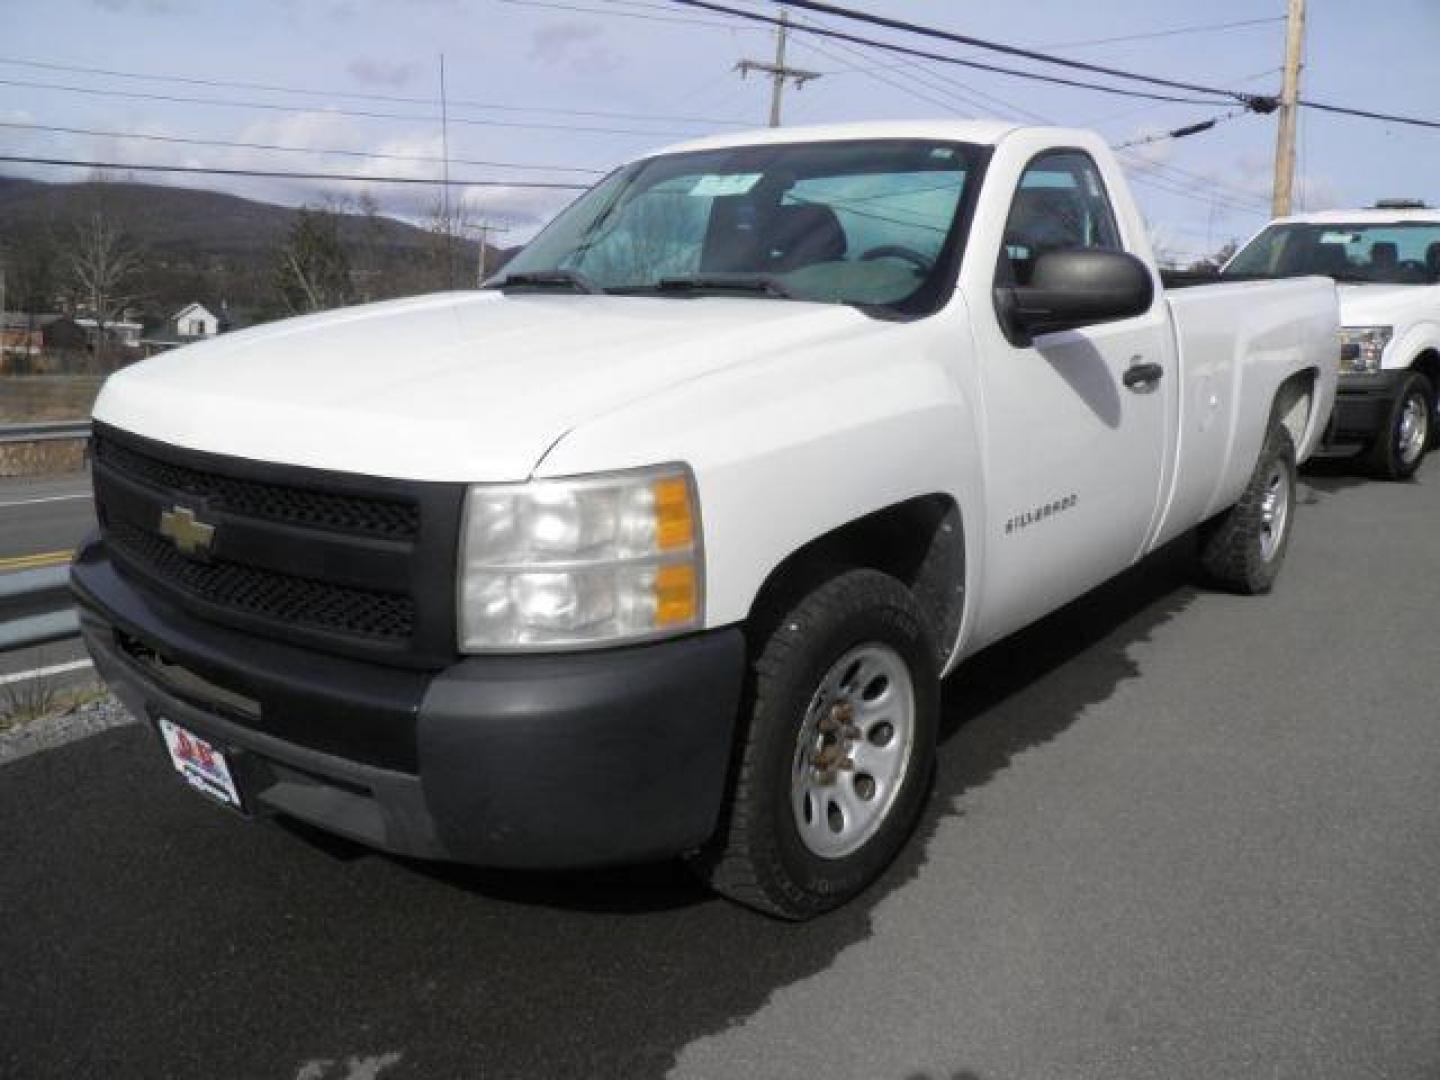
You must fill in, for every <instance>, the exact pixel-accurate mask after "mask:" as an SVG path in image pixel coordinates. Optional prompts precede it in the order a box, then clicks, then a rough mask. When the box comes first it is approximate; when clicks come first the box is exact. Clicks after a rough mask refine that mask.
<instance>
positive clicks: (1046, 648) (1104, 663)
mask: <svg viewBox="0 0 1440 1080" xmlns="http://www.w3.org/2000/svg"><path fill="white" fill-rule="evenodd" d="M1195 591H1196V590H1195V541H1194V538H1193V535H1192V534H1189V533H1187V534H1186V535H1184V536H1182V537H1180V538H1179V539H1177V540H1175V541H1172V542H1171V543H1170V544H1168V545H1166V546H1165V547H1164V548H1162V549H1161V550H1160V551H1157V552H1155V553H1153V554H1152V555H1150V556H1149V557H1147V558H1146V559H1144V560H1143V561H1142V562H1141V563H1139V564H1138V565H1137V566H1135V567H1133V568H1132V569H1130V570H1129V571H1127V572H1125V573H1124V574H1122V575H1120V576H1119V577H1117V578H1116V579H1115V580H1113V581H1111V582H1109V583H1107V584H1106V585H1104V586H1103V587H1101V588H1099V589H1097V590H1095V591H1093V592H1091V593H1088V594H1086V595H1085V596H1082V597H1080V598H1079V599H1078V600H1075V601H1073V602H1071V603H1070V604H1068V605H1067V606H1065V607H1063V608H1061V609H1060V610H1059V611H1056V612H1053V613H1052V614H1050V615H1048V616H1047V617H1045V618H1044V619H1042V620H1040V621H1039V622H1037V623H1035V624H1033V625H1032V626H1030V627H1028V628H1026V629H1025V630H1022V631H1020V632H1019V633H1017V634H1015V635H1013V636H1011V637H1009V638H1007V639H1005V640H1004V641H1001V642H999V643H997V644H995V645H992V646H990V647H989V648H988V649H985V650H984V651H982V652H980V653H978V654H977V655H975V656H973V657H971V658H969V659H968V660H966V661H965V662H964V663H963V664H961V665H960V667H959V668H958V669H957V670H956V671H955V672H954V673H953V674H952V675H951V676H950V677H949V678H948V679H947V680H946V681H945V684H944V687H943V699H942V710H943V711H942V716H941V732H940V750H939V762H938V766H939V767H938V769H937V779H936V782H935V790H934V797H933V798H932V800H931V811H930V812H929V813H928V814H927V816H926V819H925V821H924V822H922V826H921V830H920V832H921V833H922V836H918V837H917V838H916V841H913V842H912V843H911V845H910V848H909V856H902V858H901V860H900V863H901V865H902V866H904V865H906V864H909V865H910V872H909V873H905V874H904V875H903V877H905V878H908V877H909V876H910V873H913V872H914V870H915V869H916V868H917V867H918V865H919V862H916V860H915V858H914V857H915V856H918V857H919V859H920V861H922V862H923V854H924V852H923V849H924V846H925V844H924V840H925V839H928V836H929V834H930V833H931V832H933V829H934V828H935V827H937V826H938V824H939V822H940V821H941V820H942V819H943V818H944V817H945V816H948V811H947V810H946V809H945V807H946V806H947V805H948V803H950V802H951V801H953V800H954V799H956V798H958V797H959V796H961V795H963V794H965V792H967V791H969V790H970V789H972V788H975V787H979V786H981V785H983V784H985V783H986V782H987V781H988V780H989V779H990V778H991V777H992V776H994V775H995V774H996V773H997V772H999V771H1000V770H1001V769H1003V768H1005V766H1006V765H1007V764H1008V763H1009V761H1010V759H1011V758H1012V757H1014V756H1015V755H1016V754H1018V753H1021V752H1023V751H1025V750H1027V749H1030V748H1032V747H1036V746H1039V745H1042V744H1044V743H1046V742H1049V741H1050V740H1051V739H1053V738H1055V736H1057V735H1059V734H1060V733H1061V732H1062V731H1064V730H1065V729H1066V728H1067V727H1069V726H1070V724H1071V723H1072V722H1073V721H1074V720H1075V719H1076V718H1077V717H1078V716H1079V715H1080V714H1081V713H1082V712H1083V711H1084V710H1085V709H1086V708H1087V707H1089V706H1091V705H1094V704H1097V703H1099V702H1102V701H1104V700H1105V699H1106V698H1108V697H1109V696H1110V695H1111V693H1113V692H1114V690H1115V687H1116V686H1117V685H1118V684H1119V683H1120V682H1122V681H1123V680H1125V679H1129V678H1134V677H1136V676H1138V675H1139V668H1138V666H1137V665H1136V664H1135V663H1134V662H1133V661H1132V660H1130V659H1129V657H1128V655H1127V651H1128V649H1129V647H1130V646H1131V645H1133V644H1135V643H1137V642H1140V641H1144V640H1146V639H1147V638H1148V637H1149V636H1150V633H1151V631H1152V630H1153V629H1154V628H1155V627H1156V626H1158V625H1160V624H1162V623H1165V622H1167V621H1169V620H1170V619H1171V618H1173V617H1174V616H1175V615H1176V614H1177V613H1179V612H1180V611H1181V610H1182V609H1183V608H1184V607H1185V606H1186V605H1187V604H1188V603H1189V602H1190V601H1191V599H1192V598H1193V597H1194V595H1195ZM286 827H287V828H289V829H291V830H292V831H295V832H297V833H299V834H301V835H303V836H305V837H306V839H308V840H309V841H310V842H311V843H316V844H320V845H322V846H324V847H326V848H327V849H329V850H331V851H332V852H334V853H335V854H337V855H339V856H340V857H342V858H344V857H354V856H362V855H368V854H370V853H369V852H368V850H367V849H364V848H360V847H358V846H356V845H352V844H350V843H349V842H348V841H344V840H340V839H337V838H334V837H331V836H329V835H328V834H325V833H320V832H318V831H316V830H312V829H308V828H306V827H304V826H302V825H290V824H287V825H286ZM397 861H403V862H405V864H406V865H408V866H410V867H411V868H412V869H414V870H415V871H416V872H417V873H420V874H424V875H427V876H429V877H432V878H435V879H436V880H439V881H443V882H446V883H448V884H450V885H454V886H456V887H459V888H463V889H467V890H471V891H474V892H478V893H482V894H484V895H486V896H489V897H492V898H495V899H504V900H507V901H511V902H516V903H523V904H540V905H544V906H549V907H557V908H564V909H569V910H576V911H589V912H615V913H623V912H628V913H642V912H652V911H661V910H667V909H671V908H677V907H688V906H691V905H696V904H704V903H708V902H713V898H712V897H711V896H710V894H709V893H708V892H707V891H706V890H705V889H704V888H702V887H701V886H700V885H699V884H697V883H696V881H695V879H694V878H693V877H692V875H691V874H690V873H689V872H688V871H687V870H686V869H685V868H684V867H683V866H681V865H680V864H679V863H678V862H673V861H672V862H665V863H659V864H654V865H648V866H640V867H617V868H613V869H602V870H591V871H582V872H576V871H568V872H563V873H539V872H533V871H531V872H516V871H491V870H484V869H481V868H476V867H467V866H455V865H445V864H437V863H423V862H412V861H409V860H397ZM899 883H900V879H899V878H897V876H896V875H895V874H894V873H892V874H891V875H889V876H888V877H887V879H886V880H884V881H882V882H881V883H880V884H879V885H878V886H877V887H876V888H875V889H872V890H871V893H872V894H874V895H871V896H869V897H868V902H869V903H873V902H874V901H875V900H876V899H877V898H878V896H880V895H883V894H884V893H885V892H888V891H889V890H890V889H892V888H894V887H896V886H897V885H898V884H899ZM866 902H867V901H866V899H865V898H862V905H861V906H864V905H865V904H866ZM842 917H843V913H842V914H836V915H831V916H828V917H827V919H826V920H825V921H827V922H829V921H831V920H834V919H837V918H842Z"/></svg>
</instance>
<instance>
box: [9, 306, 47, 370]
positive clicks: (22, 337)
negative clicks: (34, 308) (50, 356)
mask: <svg viewBox="0 0 1440 1080" xmlns="http://www.w3.org/2000/svg"><path fill="white" fill-rule="evenodd" d="M54 318H55V316H54V315H32V314H30V313H29V312H26V311H0V371H14V370H20V369H23V368H27V367H28V365H29V364H30V362H31V361H32V360H33V359H34V358H36V357H38V356H39V355H40V353H41V351H42V350H43V349H44V348H45V334H44V328H45V323H46V321H49V320H53V319H54Z"/></svg>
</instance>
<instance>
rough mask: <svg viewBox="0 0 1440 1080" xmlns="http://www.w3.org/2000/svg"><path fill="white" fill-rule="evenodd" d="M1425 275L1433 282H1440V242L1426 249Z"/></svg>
mask: <svg viewBox="0 0 1440 1080" xmlns="http://www.w3.org/2000/svg"><path fill="white" fill-rule="evenodd" d="M1425 274H1426V276H1427V277H1428V278H1429V279H1430V280H1431V281H1432V282H1437V281H1440V240H1437V241H1436V242H1435V243H1433V244H1431V245H1430V246H1429V247H1427V248H1426V249H1425Z"/></svg>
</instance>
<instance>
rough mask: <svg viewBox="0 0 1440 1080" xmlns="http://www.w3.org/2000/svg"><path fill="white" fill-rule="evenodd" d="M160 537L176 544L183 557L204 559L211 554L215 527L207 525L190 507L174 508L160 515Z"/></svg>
mask: <svg viewBox="0 0 1440 1080" xmlns="http://www.w3.org/2000/svg"><path fill="white" fill-rule="evenodd" d="M160 535H161V536H163V537H165V538H166V539H167V540H169V541H170V542H171V543H172V544H174V545H175V548H176V550H178V551H179V552H180V554H181V555H189V556H191V557H192V558H194V557H197V556H198V557H203V556H205V555H208V554H209V552H210V542H211V541H212V540H214V538H215V526H214V525H207V524H205V522H203V521H201V520H200V519H199V518H197V517H196V516H195V511H194V510H191V509H190V508H189V507H188V506H172V507H171V508H170V509H169V510H166V511H164V512H163V513H162V514H161V515H160Z"/></svg>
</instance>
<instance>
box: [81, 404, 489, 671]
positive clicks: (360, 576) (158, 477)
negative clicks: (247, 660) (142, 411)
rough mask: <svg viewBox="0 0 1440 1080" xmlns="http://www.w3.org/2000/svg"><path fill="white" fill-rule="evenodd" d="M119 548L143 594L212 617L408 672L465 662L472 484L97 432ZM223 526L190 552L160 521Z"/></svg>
mask: <svg viewBox="0 0 1440 1080" xmlns="http://www.w3.org/2000/svg"><path fill="white" fill-rule="evenodd" d="M93 460H94V474H95V504H96V510H97V513H98V516H99V518H100V527H101V534H102V537H103V539H104V541H105V546H106V550H107V552H108V553H109V554H110V556H111V558H112V559H113V561H114V562H115V564H116V566H117V568H118V569H119V570H120V571H121V572H122V573H123V574H124V575H125V576H126V577H127V578H129V579H130V580H131V582H132V583H133V584H134V585H136V586H137V587H139V588H141V589H143V590H145V591H147V592H150V593H152V594H155V595H157V596H160V597H161V598H163V599H165V600H167V601H169V602H171V603H175V604H177V605H179V606H181V607H184V608H185V609H187V610H188V611H189V612H190V613H192V614H194V615H197V616H199V617H201V618H205V619H210V620H213V621H216V622H221V623H225V624H228V625H233V626H235V627H237V628H240V629H244V630H248V631H252V632H255V633H258V634H262V635H264V636H266V637H272V638H277V639H285V640H292V641H296V642H299V643H303V644H309V645H313V646H316V647H318V648H321V649H324V650H326V651H330V652H336V653H342V654H350V655H363V656H369V657H376V658H380V659H384V660H387V661H388V662H392V663H397V664H403V665H407V666H419V667H436V666H441V665H443V664H444V663H447V662H450V661H451V660H453V658H454V655H455V647H454V626H455V618H454V613H455V609H454V604H455V601H454V567H455V546H456V543H457V541H458V535H459V518H460V508H461V504H462V501H463V497H464V485H460V484H437V483H422V482H415V481H402V480H393V479H385V478H380V477H366V476H358V475H354V474H342V473H328V472H321V471H319V470H313V469H303V468H299V467H296V466H286V465H273V464H268V463H262V462H256V461H250V460H246V459H241V458H229V457H222V456H219V455H212V454H202V453H199V452H197V451H192V450H184V449H180V448H177V447H172V446H168V445H165V444H161V443H155V442H151V441H149V440H145V439H140V438H139V437H137V436H134V435H130V434H128V433H126V432H122V431H119V430H117V429H115V428H111V427H108V426H106V425H103V424H96V426H95V439H94V449H93ZM176 508H183V509H188V510H190V511H191V512H192V513H194V514H195V515H196V517H198V518H199V519H201V520H202V521H203V522H205V523H206V524H209V525H212V526H214V529H215V532H214V535H213V541H212V544H211V547H210V550H209V551H207V552H204V553H200V554H184V553H182V552H181V551H180V550H179V549H178V548H177V547H176V545H175V544H174V543H173V542H172V541H171V540H170V539H169V538H167V537H166V536H164V535H162V533H161V531H160V517H161V515H162V514H163V513H165V512H166V511H170V510H174V509H176Z"/></svg>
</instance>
